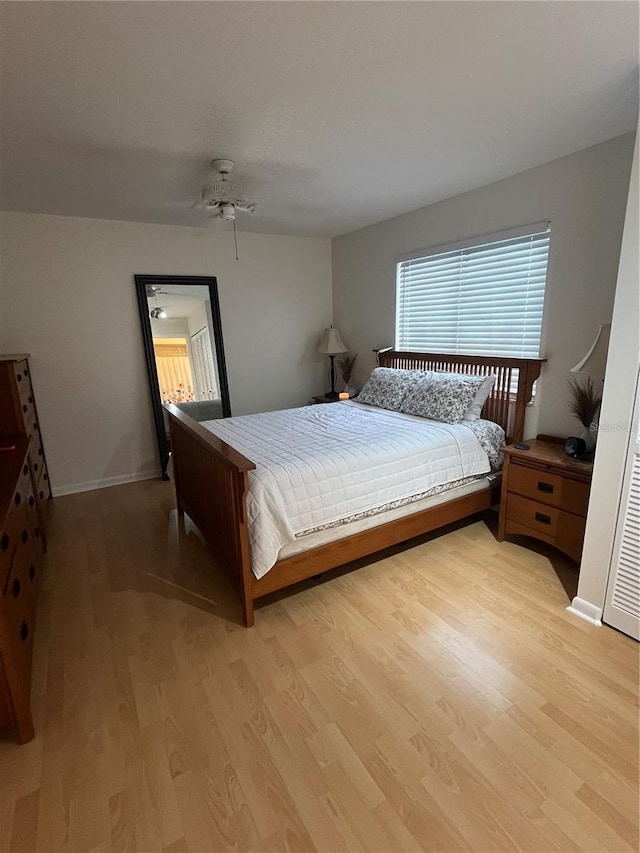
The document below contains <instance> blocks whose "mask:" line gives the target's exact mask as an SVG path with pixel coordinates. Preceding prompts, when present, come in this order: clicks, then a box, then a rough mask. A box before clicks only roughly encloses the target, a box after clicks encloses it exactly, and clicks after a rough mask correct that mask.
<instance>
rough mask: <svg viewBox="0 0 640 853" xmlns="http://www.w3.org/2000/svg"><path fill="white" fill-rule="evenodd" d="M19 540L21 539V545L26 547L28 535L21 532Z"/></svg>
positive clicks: (25, 532) (24, 531)
mask: <svg viewBox="0 0 640 853" xmlns="http://www.w3.org/2000/svg"><path fill="white" fill-rule="evenodd" d="M20 538H21V539H22V544H23V545H26V544H27V542H28V541H29V533H28V532H27V531H26V530H23V531H22V536H21V537H20Z"/></svg>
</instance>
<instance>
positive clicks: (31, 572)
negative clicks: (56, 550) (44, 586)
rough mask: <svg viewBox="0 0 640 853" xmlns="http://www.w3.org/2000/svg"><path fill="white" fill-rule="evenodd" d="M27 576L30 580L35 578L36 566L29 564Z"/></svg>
mask: <svg viewBox="0 0 640 853" xmlns="http://www.w3.org/2000/svg"><path fill="white" fill-rule="evenodd" d="M29 578H30V580H35V578H36V567H35V566H34V565H33V564H31V565H30V566H29Z"/></svg>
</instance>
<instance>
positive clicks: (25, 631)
mask: <svg viewBox="0 0 640 853" xmlns="http://www.w3.org/2000/svg"><path fill="white" fill-rule="evenodd" d="M28 636H29V626H28V625H27V623H26V622H24V621H23V622H22V625H20V639H21V640H22V642H23V643H26V642H27V637H28Z"/></svg>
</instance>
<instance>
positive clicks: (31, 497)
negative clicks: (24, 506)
mask: <svg viewBox="0 0 640 853" xmlns="http://www.w3.org/2000/svg"><path fill="white" fill-rule="evenodd" d="M35 502H36V501H35V498H34V497H33V495H29V506H30V507H33V505H34V503H35Z"/></svg>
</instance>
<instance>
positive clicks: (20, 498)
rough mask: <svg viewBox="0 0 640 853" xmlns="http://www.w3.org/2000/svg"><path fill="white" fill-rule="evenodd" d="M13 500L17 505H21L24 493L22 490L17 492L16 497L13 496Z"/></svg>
mask: <svg viewBox="0 0 640 853" xmlns="http://www.w3.org/2000/svg"><path fill="white" fill-rule="evenodd" d="M13 502H14V504H15V505H16V506H20V504H21V503H22V495H21V494H20V492H16V494H15V497H14V498H13Z"/></svg>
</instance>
